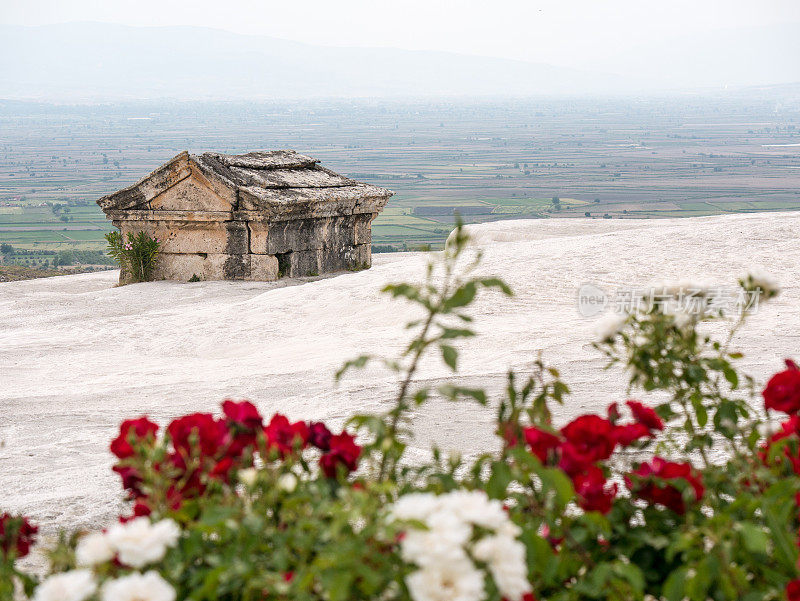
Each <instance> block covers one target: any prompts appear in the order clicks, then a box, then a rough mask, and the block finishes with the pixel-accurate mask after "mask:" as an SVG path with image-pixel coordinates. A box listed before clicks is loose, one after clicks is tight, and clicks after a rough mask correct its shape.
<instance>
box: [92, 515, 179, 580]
mask: <svg viewBox="0 0 800 601" xmlns="http://www.w3.org/2000/svg"><path fill="white" fill-rule="evenodd" d="M179 536H180V529H179V528H178V525H177V524H176V523H175V522H173V521H172V520H161V521H160V522H158V523H156V524H151V523H150V519H149V518H146V517H138V518H135V519H133V520H131V521H129V522H128V523H126V524H115V525H114V526H112V527H111V528H109V529H108V534H107V535H106V537H107V539H108V542H109V543H110V544H111V547H112V548H113V549H114V550H115V551H116V552H117V555H118V557H119V560H120V561H121V562H122V563H124V564H125V565H128V566H131V567H134V568H141V567H142V566H145V565H147V564H149V563H153V562H156V561H159V560H161V559H163V557H164V555H165V554H166V552H167V547H174V546H175V544H177V542H178V537H179Z"/></svg>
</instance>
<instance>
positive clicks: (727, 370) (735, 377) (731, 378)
mask: <svg viewBox="0 0 800 601" xmlns="http://www.w3.org/2000/svg"><path fill="white" fill-rule="evenodd" d="M722 373H723V375H724V376H725V379H726V380H728V383H729V384H730V385H731V389H732V390H736V388H737V387H738V386H739V374H737V373H736V370H735V369H733V368H732V367H731V366H730V365H724V366H723V367H722Z"/></svg>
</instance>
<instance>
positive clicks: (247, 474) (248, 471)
mask: <svg viewBox="0 0 800 601" xmlns="http://www.w3.org/2000/svg"><path fill="white" fill-rule="evenodd" d="M257 477H258V470H256V468H254V467H248V468H245V469H243V470H239V482H241V483H242V484H244V485H245V486H247V487H248V488H251V487H252V486H253V484H255V483H256V478H257Z"/></svg>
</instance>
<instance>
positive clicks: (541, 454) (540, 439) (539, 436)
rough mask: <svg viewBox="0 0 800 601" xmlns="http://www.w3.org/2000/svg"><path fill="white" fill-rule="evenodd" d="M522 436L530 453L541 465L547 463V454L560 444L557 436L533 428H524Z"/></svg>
mask: <svg viewBox="0 0 800 601" xmlns="http://www.w3.org/2000/svg"><path fill="white" fill-rule="evenodd" d="M522 434H523V436H524V437H525V442H527V443H528V446H529V447H530V449H531V453H533V454H534V455H536V456H537V457H538V458H539V461H541V462H542V463H545V462H547V455H548V453H549V452H550V451H552V450H553V449H555V448H557V447H558V445H559V444H561V439H560V438H559V437H558V436H556V435H555V434H552V433H551V432H548V431H547V430H540V429H539V428H536V427H534V426H531V427H529V428H525V429H524V430H523V431H522Z"/></svg>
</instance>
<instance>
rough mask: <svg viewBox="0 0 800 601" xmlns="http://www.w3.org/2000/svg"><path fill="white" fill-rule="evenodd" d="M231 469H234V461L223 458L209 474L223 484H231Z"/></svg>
mask: <svg viewBox="0 0 800 601" xmlns="http://www.w3.org/2000/svg"><path fill="white" fill-rule="evenodd" d="M231 469H233V459H231V458H230V457H223V458H222V459H220V460H219V461H218V462H217V463H216V464H215V465H214V467H213V468H211V471H210V472H208V477H209V478H213V479H215V480H221V481H223V482H230V473H231Z"/></svg>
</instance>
